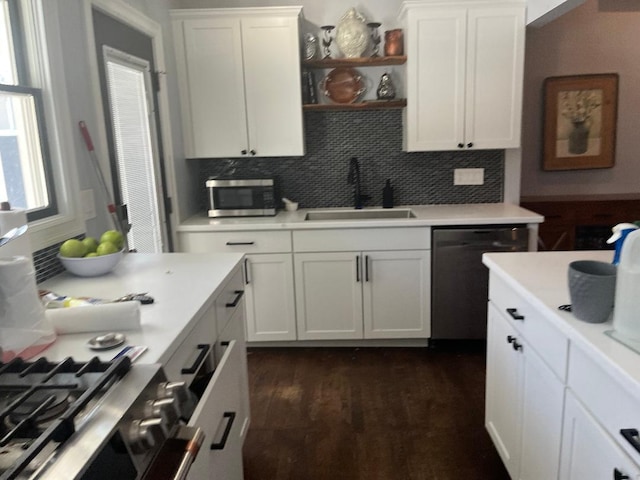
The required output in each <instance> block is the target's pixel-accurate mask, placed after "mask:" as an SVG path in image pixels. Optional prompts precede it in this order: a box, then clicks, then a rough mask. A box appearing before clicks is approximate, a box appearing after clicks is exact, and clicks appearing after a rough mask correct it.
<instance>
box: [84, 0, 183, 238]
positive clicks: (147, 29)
mask: <svg viewBox="0 0 640 480" xmlns="http://www.w3.org/2000/svg"><path fill="white" fill-rule="evenodd" d="M83 7H84V19H85V31H86V32H87V57H88V58H87V60H88V64H89V70H90V76H91V89H92V96H93V99H94V105H95V106H96V118H95V119H94V121H95V125H96V127H97V128H96V132H91V134H92V136H93V137H94V141H95V143H96V151H97V152H108V151H109V149H108V146H107V136H106V131H107V127H106V124H105V121H104V118H105V117H104V108H103V105H102V93H101V91H100V75H99V73H98V58H97V56H96V41H95V34H94V30H93V15H92V12H91V11H92V9H93V8H95V9H97V10H100V11H102V12H103V13H105V14H107V15H109V16H111V17H113V18H115V19H116V20H118V21H119V22H121V23H123V24H125V25H128V26H130V27H132V28H134V29H136V30H139V31H141V32H142V33H144V34H145V35H146V36H148V37H150V38H151V42H152V45H153V61H154V65H155V68H156V70H157V71H158V72H161V73H163V74H161V75H158V82H159V84H160V91H159V92H158V93H157V99H158V106H157V107H158V111H159V116H160V125H158V129H159V130H160V134H161V136H162V150H163V152H164V164H165V179H166V182H167V183H166V185H165V189H166V191H165V195H166V196H167V197H171V203H172V208H171V214H170V215H169V221H170V225H171V229H168V230H170V231H168V232H167V234H168V235H169V236H170V237H171V239H172V244H173V245H174V247H175V246H176V245H177V236H176V234H175V231H176V228H175V227H176V225H177V203H176V202H177V196H176V182H175V174H174V172H175V169H174V158H173V144H172V141H171V132H172V128H171V120H170V115H169V96H168V95H167V79H166V74H164V73H165V72H166V63H165V58H164V46H163V42H162V28H161V27H160V24H158V23H157V22H155V21H154V20H151V19H150V18H149V17H147V16H146V15H144V14H143V13H141V12H140V11H138V10H136V9H135V8H133V7H132V6H131V5H128V4H127V3H125V2H124V1H122V0H89V1H88V2H83ZM98 158H99V161H100V164H101V168H102V171H103V174H104V175H105V177H106V179H107V181H108V183H109V186H111V185H112V183H111V180H112V178H111V167H110V165H109V159H108V155H102V156H98ZM111 193H112V195H113V192H111ZM112 198H113V197H112Z"/></svg>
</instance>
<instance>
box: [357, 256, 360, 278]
mask: <svg viewBox="0 0 640 480" xmlns="http://www.w3.org/2000/svg"><path fill="white" fill-rule="evenodd" d="M359 281H360V255H358V256H357V257H356V282H359Z"/></svg>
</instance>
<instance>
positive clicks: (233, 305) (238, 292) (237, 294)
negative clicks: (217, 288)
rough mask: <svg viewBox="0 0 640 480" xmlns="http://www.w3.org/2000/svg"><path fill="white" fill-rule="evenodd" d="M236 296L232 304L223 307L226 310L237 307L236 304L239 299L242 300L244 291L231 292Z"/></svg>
mask: <svg viewBox="0 0 640 480" xmlns="http://www.w3.org/2000/svg"><path fill="white" fill-rule="evenodd" d="M233 293H235V294H236V298H234V299H233V302H231V303H227V304H226V305H225V307H227V308H234V307H236V306H237V305H238V302H239V301H240V299H241V298H242V295H244V290H236V291H235V292H233Z"/></svg>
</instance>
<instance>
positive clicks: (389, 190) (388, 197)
mask: <svg viewBox="0 0 640 480" xmlns="http://www.w3.org/2000/svg"><path fill="white" fill-rule="evenodd" d="M382 208H393V187H392V186H391V179H389V178H387V183H386V184H385V186H384V188H383V189H382Z"/></svg>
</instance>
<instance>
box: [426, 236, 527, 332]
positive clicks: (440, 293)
mask: <svg viewBox="0 0 640 480" xmlns="http://www.w3.org/2000/svg"><path fill="white" fill-rule="evenodd" d="M432 236H433V237H432V259H431V263H432V264H431V340H439V339H442V340H445V339H446V340H449V339H451V340H453V339H456V340H458V339H484V338H486V336H487V298H488V294H489V271H488V269H487V267H485V266H484V265H483V264H482V254H483V253H485V252H521V251H526V250H527V249H528V243H529V231H528V229H527V228H526V227H525V226H523V225H514V226H504V225H500V226H495V227H494V226H491V227H484V226H483V227H480V228H468V227H465V228H451V227H447V228H434V229H433V233H432Z"/></svg>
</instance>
